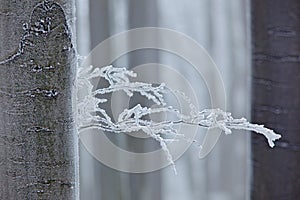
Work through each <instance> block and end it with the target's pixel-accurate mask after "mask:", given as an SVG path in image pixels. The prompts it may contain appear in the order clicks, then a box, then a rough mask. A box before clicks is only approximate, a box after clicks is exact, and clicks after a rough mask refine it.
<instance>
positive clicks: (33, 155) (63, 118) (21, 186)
mask: <svg viewBox="0 0 300 200" xmlns="http://www.w3.org/2000/svg"><path fill="white" fill-rule="evenodd" d="M72 10H73V1H72V0H59V1H57V2H54V1H51V0H49V1H46V0H45V1H40V0H24V1H11V0H0V57H1V61H0V101H1V103H0V199H76V198H77V197H78V195H77V191H78V181H77V180H76V178H77V169H76V168H77V157H78V156H77V140H76V134H75V131H74V130H75V129H74V119H73V117H72V113H73V108H72V102H71V101H72V99H73V98H71V97H72V95H73V89H72V88H73V84H74V78H75V70H76V69H75V67H76V55H75V50H74V48H73V44H72V38H71V33H70V32H71V31H70V29H69V26H68V23H67V19H71V18H72V13H73V11H72Z"/></svg>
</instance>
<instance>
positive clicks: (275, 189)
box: [251, 0, 300, 199]
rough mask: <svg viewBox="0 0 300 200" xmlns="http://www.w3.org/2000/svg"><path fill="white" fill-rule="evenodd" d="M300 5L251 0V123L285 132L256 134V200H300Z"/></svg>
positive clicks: (295, 0)
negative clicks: (273, 138)
mask: <svg viewBox="0 0 300 200" xmlns="http://www.w3.org/2000/svg"><path fill="white" fill-rule="evenodd" d="M299 20H300V2H299V1H298V0H286V1H281V0H266V1H261V0H252V35H253V73H252V95H253V98H252V107H253V109H252V120H253V121H254V122H255V123H263V124H265V125H266V126H269V127H271V128H273V129H274V130H275V131H277V132H278V133H281V134H282V139H281V140H279V141H277V142H276V146H277V147H276V148H275V149H273V150H270V149H268V147H267V146H266V145H265V141H264V140H263V138H261V137H258V136H257V135H255V134H253V135H252V153H253V155H252V159H253V182H252V184H253V185H252V194H251V198H252V199H300V190H299V188H300V181H299V180H300V171H299V166H300V153H299V150H300V135H299V130H300V123H299V116H300V92H299V85H300V60H299V52H300V38H299V31H300V21H299Z"/></svg>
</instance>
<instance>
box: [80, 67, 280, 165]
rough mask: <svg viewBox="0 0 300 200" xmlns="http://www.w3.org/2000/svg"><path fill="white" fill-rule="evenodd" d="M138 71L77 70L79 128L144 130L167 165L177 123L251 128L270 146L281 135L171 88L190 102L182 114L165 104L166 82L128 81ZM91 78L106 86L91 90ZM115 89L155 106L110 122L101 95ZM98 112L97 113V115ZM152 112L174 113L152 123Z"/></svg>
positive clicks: (134, 109) (227, 130)
mask: <svg viewBox="0 0 300 200" xmlns="http://www.w3.org/2000/svg"><path fill="white" fill-rule="evenodd" d="M136 76H137V74H136V73H134V72H133V71H129V70H127V69H126V68H115V67H113V66H106V67H102V68H93V67H92V66H90V67H89V68H85V69H83V68H81V69H80V70H79V72H78V76H77V77H78V79H77V80H78V83H77V86H78V87H79V89H80V88H84V90H85V91H87V94H86V95H85V96H84V97H83V98H82V99H80V98H78V129H79V130H83V129H95V128H96V129H99V130H103V131H109V132H113V133H130V132H134V131H139V130H141V131H143V132H144V133H146V134H147V135H148V136H150V137H151V138H153V139H154V140H156V141H157V142H159V144H160V146H161V147H162V150H163V151H164V152H165V153H166V155H167V159H168V161H169V162H170V164H172V165H173V167H174V170H176V169H175V165H174V161H173V158H172V155H171V153H170V152H169V149H168V147H167V143H168V142H170V141H176V138H183V139H184V135H182V134H179V133H178V131H177V130H176V128H175V126H176V125H177V124H189V125H197V126H201V127H205V128H219V129H221V130H223V131H224V132H225V134H230V133H231V130H232V129H242V130H250V131H254V132H256V133H260V134H263V135H264V136H265V137H266V138H267V140H268V143H269V146H270V147H273V146H274V141H275V140H277V139H279V138H280V137H281V136H280V135H279V134H276V133H275V132H274V131H273V130H270V129H268V128H265V127H264V126H263V125H257V124H251V123H249V122H248V121H247V120H246V119H245V118H241V119H234V118H233V117H232V116H231V113H228V112H224V111H222V110H220V109H205V110H203V111H200V112H199V111H197V109H196V107H195V106H194V105H193V104H192V103H191V101H190V99H189V98H188V97H187V96H186V95H185V94H184V93H183V92H180V91H172V92H174V93H175V94H177V95H179V96H181V98H183V99H184V100H185V102H186V103H187V104H188V105H189V107H190V109H191V112H190V114H189V115H184V114H182V113H181V112H180V111H179V110H177V109H175V108H173V107H172V106H167V105H166V102H165V100H164V96H163V94H164V93H165V85H164V84H160V85H159V86H153V85H152V84H150V83H143V82H130V78H134V77H136ZM94 78H98V79H99V78H102V79H105V80H106V81H107V82H108V83H109V86H108V87H106V88H100V89H96V90H93V85H92V83H91V81H92V80H93V79H94ZM116 91H124V92H125V93H126V94H127V95H128V96H130V97H131V96H132V95H133V93H139V94H140V95H142V96H144V97H146V98H147V99H148V100H150V101H152V102H153V103H155V104H156V105H158V106H159V107H158V108H148V107H143V106H141V105H140V104H138V105H136V106H134V107H132V108H130V109H125V110H124V111H123V112H121V113H120V114H119V117H118V120H117V121H113V120H112V119H111V118H110V116H109V115H108V114H107V113H106V111H105V110H104V109H102V108H101V106H100V105H101V104H102V103H104V102H106V101H107V99H105V98H100V97H101V96H103V95H104V94H108V93H113V92H116ZM96 112H97V114H96ZM154 113H172V114H174V115H175V116H176V119H175V120H173V121H168V120H165V121H160V122H154V121H152V120H149V119H147V118H145V117H146V116H149V115H150V114H154ZM164 136H173V138H174V139H166V138H165V137H164Z"/></svg>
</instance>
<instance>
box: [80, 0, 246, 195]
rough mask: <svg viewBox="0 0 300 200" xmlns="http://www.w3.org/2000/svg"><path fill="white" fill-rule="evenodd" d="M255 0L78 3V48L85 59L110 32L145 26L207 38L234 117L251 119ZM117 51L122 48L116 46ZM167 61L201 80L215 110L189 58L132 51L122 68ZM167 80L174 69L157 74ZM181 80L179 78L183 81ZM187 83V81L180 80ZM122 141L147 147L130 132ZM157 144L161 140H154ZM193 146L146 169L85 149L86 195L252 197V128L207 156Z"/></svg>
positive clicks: (205, 43) (82, 170)
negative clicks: (110, 163)
mask: <svg viewBox="0 0 300 200" xmlns="http://www.w3.org/2000/svg"><path fill="white" fill-rule="evenodd" d="M248 4H249V2H248V0H227V1H223V0H186V1H181V0H152V1H149V0H127V1H124V0H77V5H76V9H77V46H78V52H79V54H80V55H83V56H86V55H88V53H89V52H90V51H91V50H92V49H93V48H94V47H95V46H96V45H97V44H99V43H100V42H101V41H103V40H105V39H107V38H108V37H110V36H112V35H114V34H117V33H120V32H122V31H126V30H129V29H132V28H139V27H149V26H150V27H163V28H169V29H173V30H176V31H179V32H182V33H184V34H186V35H188V36H190V37H192V38H193V39H194V40H196V41H197V42H198V43H200V44H201V45H202V46H203V47H204V48H205V49H206V50H207V51H208V53H209V54H210V56H211V57H212V58H213V60H214V61H215V63H216V64H217V66H218V68H219V70H220V72H221V74H222V77H223V81H224V83H225V89H226V95H227V99H226V107H227V111H230V112H232V114H233V116H234V117H235V118H240V117H246V118H248V119H249V109H250V72H251V69H250V66H251V63H250V51H251V49H250V30H249V5H248ZM114 48H117V47H114ZM147 63H161V64H166V65H169V66H172V67H174V68H176V69H177V70H178V71H180V73H182V74H184V75H185V76H186V77H189V80H190V81H191V82H192V84H193V85H194V84H195V85H199V88H198V89H199V93H198V94H197V95H198V98H201V101H202V102H201V103H203V105H201V107H200V108H201V109H203V108H210V100H209V98H210V97H209V95H208V93H207V92H206V88H205V86H204V85H203V82H202V81H201V80H197V79H195V80H194V79H193V77H192V75H191V73H192V72H191V71H189V70H188V69H189V66H188V64H187V63H185V62H183V61H182V60H180V59H178V58H177V57H175V56H173V55H171V54H167V53H165V52H161V51H154V50H145V51H141V52H139V51H137V52H133V53H130V54H129V55H127V56H124V57H122V58H120V59H119V60H117V61H116V62H115V63H114V65H116V66H122V67H123V66H133V67H134V66H137V65H141V64H147ZM153 73H154V74H155V73H157V74H158V75H159V76H161V77H165V78H168V79H170V77H168V75H167V74H163V73H162V72H159V71H154V72H153ZM177 82H178V81H177ZM178 84H180V83H178ZM117 140H118V143H120V144H122V145H127V146H128V148H129V149H130V148H131V149H135V147H136V148H138V149H139V148H145V149H147V148H148V147H147V145H149V144H146V143H145V144H136V143H133V142H131V141H130V140H129V139H128V138H126V137H122V136H120V137H118V138H117ZM150 145H155V144H150ZM197 156H198V154H197V151H196V150H195V148H193V147H191V148H190V149H189V150H188V151H187V152H186V153H185V154H184V155H183V156H182V157H181V158H180V159H179V160H177V161H176V167H177V171H178V175H175V174H174V172H173V171H172V169H171V168H170V167H168V168H165V169H163V170H160V171H156V172H151V173H146V174H128V173H123V172H118V171H116V170H113V169H111V168H108V167H106V166H105V165H103V164H101V163H100V162H99V161H97V160H96V159H94V158H93V157H92V156H91V155H90V154H89V153H88V152H87V150H86V149H85V147H83V145H81V147H80V184H81V186H80V187H81V190H80V192H81V194H80V199H88V200H117V199H122V200H153V199H155V200H182V199H184V200H192V199H205V200H241V199H249V190H250V181H251V180H250V173H251V172H250V170H251V155H250V137H249V133H247V132H245V131H236V130H235V131H234V132H233V134H231V135H229V136H225V135H223V134H222V135H221V138H220V140H219V141H218V143H217V145H216V146H215V148H214V150H213V151H212V152H211V153H210V154H209V155H208V156H207V157H206V158H205V159H202V160H199V159H198V157H197Z"/></svg>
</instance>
